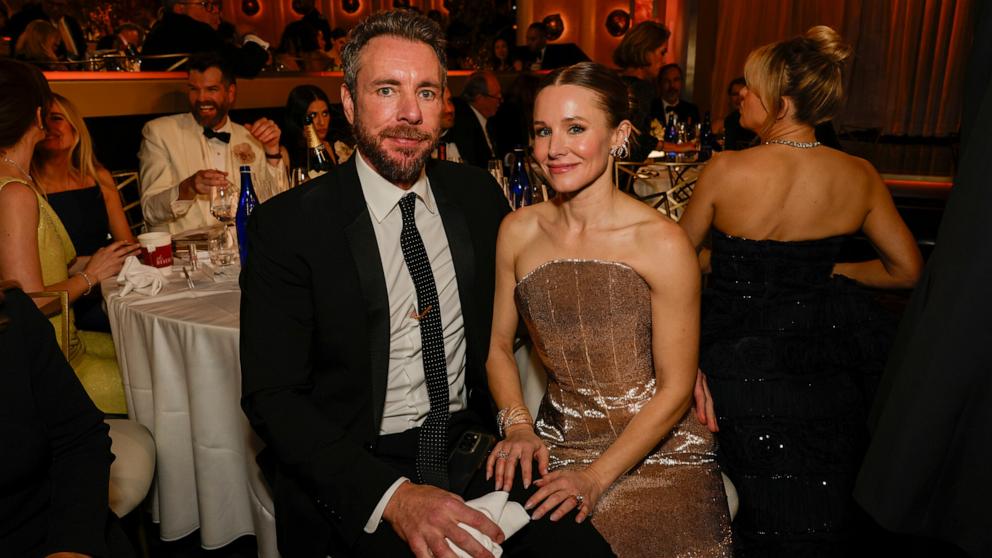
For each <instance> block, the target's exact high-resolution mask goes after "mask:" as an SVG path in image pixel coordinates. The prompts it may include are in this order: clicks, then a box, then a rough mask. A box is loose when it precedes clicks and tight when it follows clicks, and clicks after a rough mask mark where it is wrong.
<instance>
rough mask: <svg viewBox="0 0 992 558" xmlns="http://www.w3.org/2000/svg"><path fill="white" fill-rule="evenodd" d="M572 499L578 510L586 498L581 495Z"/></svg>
mask: <svg viewBox="0 0 992 558" xmlns="http://www.w3.org/2000/svg"><path fill="white" fill-rule="evenodd" d="M573 498H575V503H577V504H578V505H579V507H580V508H581V507H582V504H583V502H585V501H586V497H585V496H583V495H581V494H576V495H575V496H573Z"/></svg>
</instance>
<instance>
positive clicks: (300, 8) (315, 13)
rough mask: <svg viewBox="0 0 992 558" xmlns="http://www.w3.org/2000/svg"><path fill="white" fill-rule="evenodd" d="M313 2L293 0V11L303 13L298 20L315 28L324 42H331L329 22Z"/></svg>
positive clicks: (312, 0) (310, 0)
mask: <svg viewBox="0 0 992 558" xmlns="http://www.w3.org/2000/svg"><path fill="white" fill-rule="evenodd" d="M315 4H316V2H315V1H314V0H293V2H292V7H293V11H294V12H296V13H298V14H303V17H302V18H300V19H299V20H298V21H300V22H302V23H303V24H305V25H308V26H310V28H312V29H314V30H316V31H317V32H318V33H320V37H321V39H322V40H323V41H324V44H329V43H330V42H331V24H330V22H328V21H327V18H326V17H324V14H322V13H320V11H319V10H317V6H316V5H315Z"/></svg>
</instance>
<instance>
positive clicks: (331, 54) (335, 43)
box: [327, 27, 348, 71]
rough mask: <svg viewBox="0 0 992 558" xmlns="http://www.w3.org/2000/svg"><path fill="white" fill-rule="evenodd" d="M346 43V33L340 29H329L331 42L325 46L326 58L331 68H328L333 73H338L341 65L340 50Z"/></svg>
mask: <svg viewBox="0 0 992 558" xmlns="http://www.w3.org/2000/svg"><path fill="white" fill-rule="evenodd" d="M347 42H348V32H347V31H345V30H344V29H341V28H340V27H335V28H334V29H331V41H330V42H329V43H328V44H327V57H328V58H329V59H330V61H331V66H330V68H328V69H329V70H333V71H340V70H341V68H342V65H341V49H342V48H344V44H345V43H347Z"/></svg>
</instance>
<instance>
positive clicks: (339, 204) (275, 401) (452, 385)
mask: <svg viewBox="0 0 992 558" xmlns="http://www.w3.org/2000/svg"><path fill="white" fill-rule="evenodd" d="M352 33H353V34H352V37H351V40H350V41H349V43H348V44H347V45H346V46H345V48H344V50H343V53H342V58H343V62H344V68H345V70H344V85H343V86H342V88H341V99H342V103H343V106H344V109H345V115H346V117H347V118H348V120H349V122H351V124H352V126H353V129H354V133H355V137H356V139H357V150H356V152H355V156H353V157H352V158H351V159H350V160H349V161H348V162H347V163H345V164H343V165H341V166H339V167H336V168H335V169H334V170H332V171H331V172H329V173H327V174H326V175H324V176H321V177H320V178H318V179H316V180H313V181H311V182H309V183H308V184H307V185H305V186H302V187H298V188H295V189H293V190H290V191H288V192H286V193H285V194H283V195H280V196H277V197H275V198H273V199H272V200H270V201H268V202H266V203H265V204H263V205H261V206H259V207H258V209H257V210H256V211H255V213H254V214H253V215H252V218H251V221H250V223H249V227H248V235H249V241H248V256H247V259H246V262H245V266H244V270H243V272H242V275H241V286H242V306H241V364H242V378H243V399H242V405H243V407H244V410H245V413H246V414H247V416H248V418H249V421H250V422H251V424H252V426H253V428H254V429H255V431H256V432H258V434H259V435H260V436H261V438H262V439H263V440H264V441H265V443H266V444H267V448H266V450H265V451H264V452H263V453H262V454H260V455H259V458H258V460H259V464H260V466H261V467H262V470H263V472H264V474H265V476H266V479H267V480H268V481H269V483H270V485H271V487H272V491H273V496H274V501H275V511H276V526H277V534H278V540H279V550H280V552H281V553H282V555H283V556H285V557H287V558H290V557H296V556H307V557H310V556H313V557H318V556H319V557H321V558H323V557H325V556H327V555H328V554H331V555H333V556H389V557H394V556H409V555H410V554H411V552H413V553H416V555H417V556H431V555H433V556H435V557H438V558H441V557H448V556H454V554H453V553H452V552H451V550H450V549H449V548H448V546H447V542H446V540H450V541H451V542H453V543H454V544H456V545H457V546H458V547H460V548H462V549H464V550H465V551H466V552H468V553H469V554H470V555H472V556H474V557H479V558H482V557H485V558H489V557H491V556H492V555H491V554H490V553H489V552H488V551H486V550H485V549H484V548H483V547H482V546H481V545H480V544H479V543H478V542H476V540H475V539H474V538H473V537H471V536H470V535H468V534H467V532H466V531H465V530H463V529H462V528H461V527H459V526H458V523H464V524H466V525H469V526H472V527H474V528H476V529H478V530H479V531H480V532H481V533H483V534H485V535H486V536H488V537H490V538H491V539H492V540H494V541H496V542H497V543H499V542H502V541H503V533H502V532H501V530H500V529H499V527H497V526H496V525H495V524H494V523H493V522H492V521H490V520H489V519H488V518H487V517H486V516H485V515H483V514H481V513H480V512H478V511H476V510H474V509H473V508H471V507H469V506H467V505H466V504H465V503H464V502H463V501H462V499H461V497H460V496H459V495H457V494H454V493H452V492H449V491H447V490H445V489H444V488H443V487H449V486H451V487H453V486H452V481H453V479H456V478H458V476H457V474H458V473H460V472H461V471H459V470H457V468H456V466H455V463H456V462H454V461H452V462H451V463H452V464H451V465H450V466H449V462H448V459H447V458H448V455H449V453H450V451H451V449H452V447H454V446H455V443H456V441H458V440H459V439H460V435H461V434H462V433H464V432H467V431H470V430H475V431H477V432H479V433H483V434H484V433H485V431H487V430H489V428H490V425H491V424H492V422H493V419H492V408H491V402H490V398H489V395H488V390H487V382H486V375H485V360H486V357H487V353H488V344H489V333H490V322H491V318H492V297H493V289H494V274H495V270H494V268H495V263H494V260H495V246H496V233H497V228H498V225H499V222H500V221H501V220H502V218H503V216H504V215H505V214H506V213H507V204H506V200H505V199H503V197H502V194H501V193H500V191H499V189H498V187H497V186H496V184H495V182H494V181H493V180H492V178H491V177H490V176H489V174H488V173H486V172H484V171H482V170H479V169H475V168H473V167H471V166H468V165H458V164H452V163H448V162H445V161H430V153H431V151H432V150H433V149H434V146H435V145H436V143H437V141H438V137H439V135H440V121H441V112H442V93H443V88H444V84H445V76H446V71H445V67H444V59H445V58H444V50H443V46H442V45H443V35H442V33H441V30H440V28H439V27H438V26H437V25H436V24H435V23H434V22H432V21H431V20H429V19H427V18H426V17H423V16H420V15H418V14H415V13H413V12H409V11H406V10H402V11H392V12H381V13H378V14H374V15H372V16H370V17H369V18H367V19H366V20H365V21H363V22H362V23H360V24H359V25H358V26H357V27H356V28H355V29H354V30H353V32H352ZM428 161H430V162H428ZM425 165H426V167H425ZM491 489H492V484H491V483H489V482H487V481H485V479H484V478H483V474H482V473H481V472H480V471H478V470H476V471H475V474H474V475H473V477H472V478H471V480H470V481H469V483H468V488H467V489H466V490H464V491H462V495H464V496H465V497H466V499H468V498H472V497H475V496H478V495H481V494H482V493H485V492H486V491H488V490H491ZM532 490H533V489H532ZM517 498H518V499H519V496H518V497H517ZM528 533H529V534H528ZM538 535H540V536H538ZM510 543H511V546H517V549H516V550H514V549H513V548H511V547H510V546H508V547H507V552H508V554H513V553H515V552H517V551H518V550H519V551H520V552H524V553H526V552H529V553H530V554H529V555H533V556H548V555H553V554H554V553H555V551H556V550H563V551H565V552H567V553H569V554H571V555H583V556H588V555H590V554H589V552H592V555H608V554H609V547H608V545H606V543H605V541H603V539H602V537H600V536H599V534H598V533H596V532H595V530H594V529H593V528H592V526H591V524H590V523H588V522H585V523H582V524H577V523H575V521H574V517H568V518H563V519H562V520H561V521H559V522H558V523H551V522H549V521H545V520H543V519H542V520H541V521H534V522H531V523H530V524H529V525H528V526H526V527H524V528H523V531H522V532H521V533H519V534H517V535H515V536H514V537H513V539H512V540H511V541H510ZM586 549H588V550H589V552H586Z"/></svg>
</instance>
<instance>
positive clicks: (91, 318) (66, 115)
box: [31, 93, 136, 333]
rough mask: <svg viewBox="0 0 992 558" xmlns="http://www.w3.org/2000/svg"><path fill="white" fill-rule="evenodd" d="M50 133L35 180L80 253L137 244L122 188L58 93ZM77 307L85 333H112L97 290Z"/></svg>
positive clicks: (36, 162)
mask: <svg viewBox="0 0 992 558" xmlns="http://www.w3.org/2000/svg"><path fill="white" fill-rule="evenodd" d="M45 131H46V134H45V139H44V140H42V141H41V142H40V143H38V145H37V147H35V152H34V158H33V159H32V161H31V175H32V176H33V177H34V179H35V182H36V183H37V184H38V186H40V187H41V189H42V190H43V191H44V192H45V195H46V197H47V198H48V203H49V205H51V207H52V209H54V210H55V213H56V214H57V215H58V217H59V219H60V220H61V221H62V224H63V225H64V226H65V228H66V232H68V233H69V238H70V239H72V244H73V246H75V248H76V253H77V254H79V255H81V256H89V255H92V254H93V253H95V252H96V251H97V250H99V249H100V248H102V247H104V246H106V245H107V244H110V242H112V241H123V242H128V243H131V244H134V243H135V242H136V239H135V237H134V234H133V233H132V232H131V229H130V228H129V227H128V223H127V218H126V217H125V216H124V208H123V206H122V205H121V198H120V195H118V193H117V187H116V186H115V185H114V180H113V178H112V177H111V176H110V172H109V171H107V169H105V168H103V166H102V165H100V163H99V162H98V161H97V160H96V157H95V156H94V154H93V142H92V141H91V140H90V133H89V131H88V130H87V129H86V124H85V122H83V118H82V116H81V115H80V114H79V110H78V109H76V107H75V105H73V104H72V102H70V101H69V100H68V99H66V98H65V97H63V96H61V95H59V94H57V93H56V94H53V100H52V104H51V106H50V108H49V111H48V116H47V117H46V118H45ZM74 308H75V310H76V325H78V326H79V327H80V328H82V329H87V330H94V331H105V332H108V333H109V332H110V323H109V322H108V320H107V315H106V314H105V313H104V311H103V307H102V305H101V303H100V294H99V292H98V289H94V291H93V292H92V293H91V294H90V296H88V297H84V298H82V299H80V300H79V301H77V302H76V304H75V305H74Z"/></svg>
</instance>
